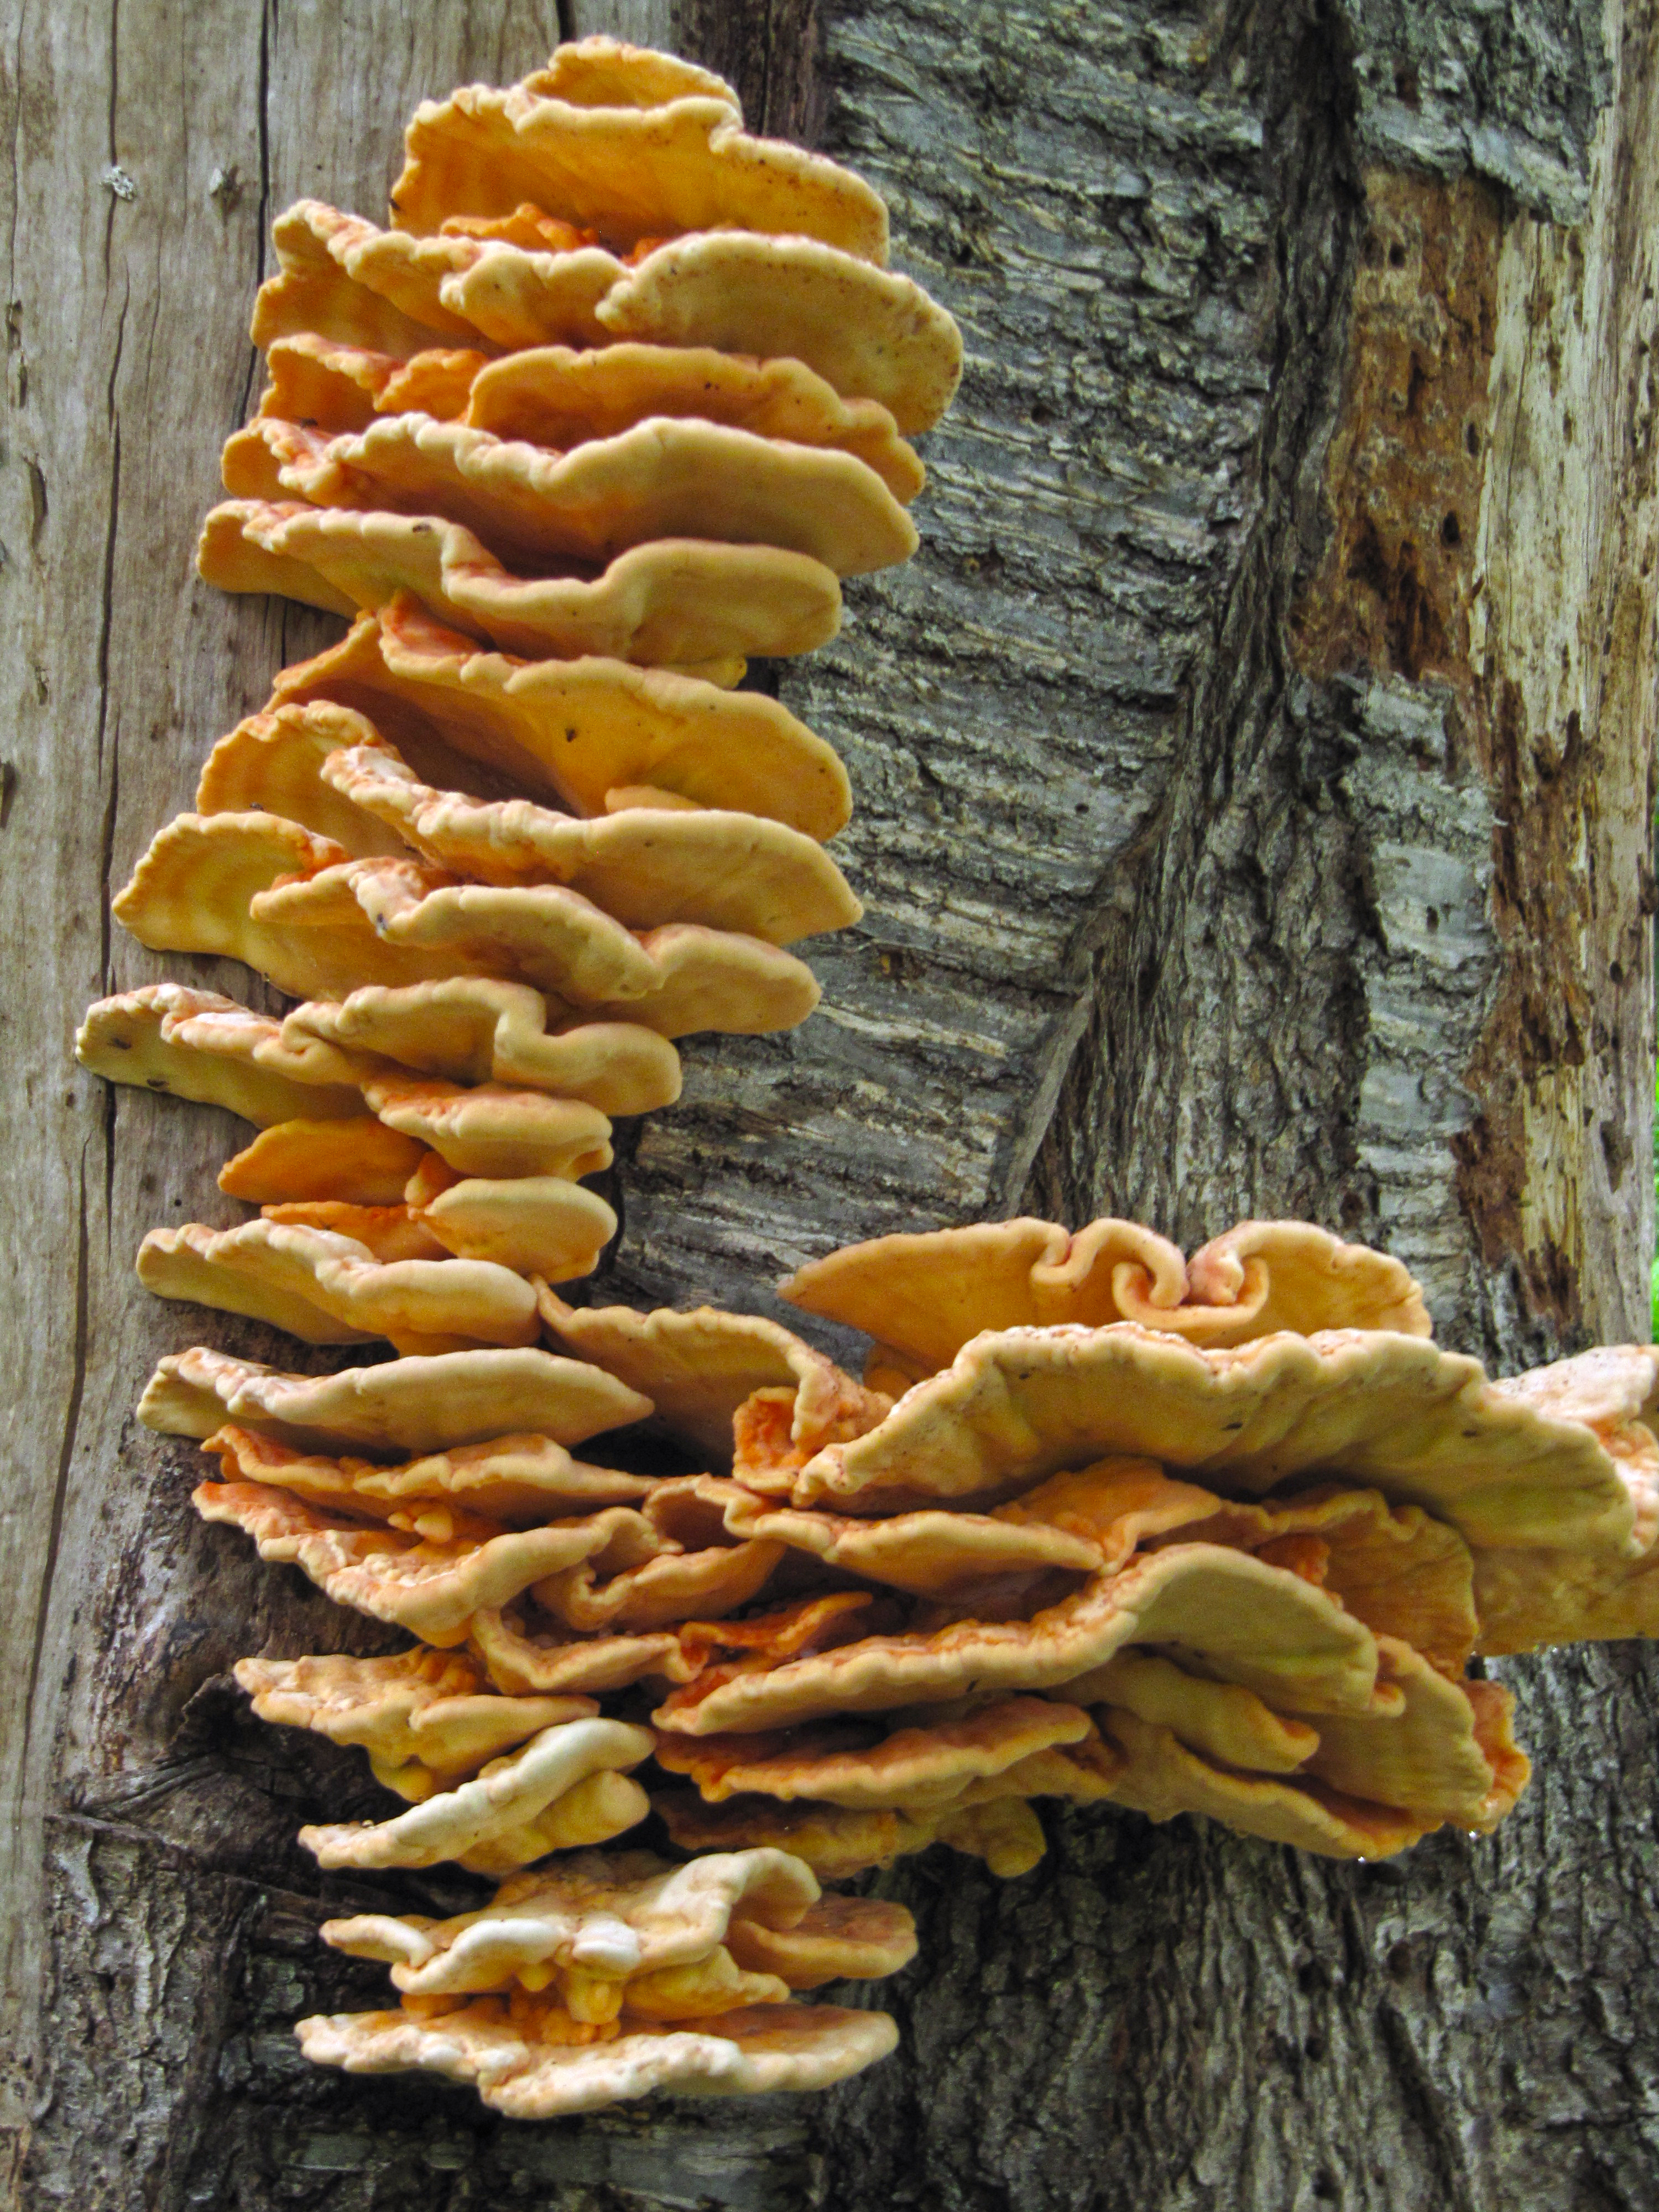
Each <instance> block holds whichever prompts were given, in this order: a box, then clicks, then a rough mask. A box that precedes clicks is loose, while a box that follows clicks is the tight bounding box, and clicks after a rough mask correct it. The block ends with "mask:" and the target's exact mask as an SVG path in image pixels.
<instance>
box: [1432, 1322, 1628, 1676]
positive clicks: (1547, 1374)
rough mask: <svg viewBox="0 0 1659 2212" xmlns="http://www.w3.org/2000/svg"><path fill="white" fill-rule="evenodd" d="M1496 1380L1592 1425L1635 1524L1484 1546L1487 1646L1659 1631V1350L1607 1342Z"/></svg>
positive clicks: (1478, 1593)
mask: <svg viewBox="0 0 1659 2212" xmlns="http://www.w3.org/2000/svg"><path fill="white" fill-rule="evenodd" d="M1492 1389H1493V1390H1494V1391H1495V1392H1496V1393H1497V1394H1498V1395H1499V1396H1500V1397H1501V1398H1502V1399H1504V1401H1508V1402H1511V1403H1516V1404H1520V1405H1523V1406H1526V1407H1530V1408H1532V1409H1533V1410H1534V1411H1535V1412H1536V1413H1538V1414H1540V1415H1541V1417H1543V1418H1544V1419H1547V1420H1550V1421H1565V1422H1567V1423H1570V1424H1575V1425H1579V1424H1581V1425H1583V1427H1584V1428H1586V1429H1588V1430H1589V1431H1590V1433H1591V1434H1592V1435H1593V1436H1594V1437H1595V1438H1596V1440H1597V1441H1598V1442H1599V1443H1600V1444H1601V1447H1602V1449H1603V1450H1604V1451H1605V1452H1606V1453H1607V1455H1608V1457H1609V1459H1610V1460H1611V1461H1612V1463H1613V1468H1614V1469H1615V1470H1616V1472H1617V1474H1618V1477H1619V1479H1620V1482H1621V1483H1622V1484H1623V1486H1624V1488H1625V1491H1626V1494H1627V1496H1628V1498H1629V1500H1630V1507H1631V1514H1632V1530H1631V1534H1630V1536H1629V1538H1628V1540H1627V1541H1624V1542H1622V1543H1619V1542H1603V1543H1601V1544H1600V1545H1599V1546H1597V1545H1591V1544H1589V1543H1585V1542H1582V1541H1579V1542H1574V1543H1571V1544H1564V1545H1563V1546H1562V1547H1559V1548H1553V1549H1551V1548H1541V1547H1539V1546H1538V1545H1536V1544H1535V1543H1531V1544H1529V1543H1526V1542H1525V1541H1522V1543H1521V1544H1516V1543H1513V1542H1510V1543H1505V1542H1504V1541H1502V1539H1501V1536H1496V1535H1495V1536H1494V1537H1493V1539H1492V1541H1490V1542H1488V1543H1486V1544H1485V1545H1483V1546H1482V1547H1480V1549H1479V1550H1478V1551H1477V1553H1476V1554H1475V1561H1474V1574H1475V1600H1476V1605H1477V1607H1478V1610H1479V1613H1480V1648H1481V1650H1483V1651H1486V1652H1509V1651H1535V1650H1541V1649H1542V1648H1544V1647H1546V1646H1547V1645H1550V1644H1567V1643H1579V1642H1585V1641H1597V1640H1601V1639H1603V1638H1620V1637H1628V1636H1652V1635H1655V1634H1659V1542H1656V1537H1659V1441H1656V1437H1655V1425H1656V1416H1659V1352H1656V1351H1655V1350H1654V1349H1653V1348H1652V1347H1651V1346H1647V1345H1617V1346H1613V1345H1608V1346H1601V1347H1599V1348H1598V1349H1596V1350H1595V1351H1592V1352H1581V1353H1579V1354H1578V1356H1577V1358H1572V1359H1561V1360H1557V1361H1555V1362H1554V1363H1553V1364H1552V1365H1550V1366H1547V1367H1540V1368H1534V1369H1533V1370H1530V1371H1529V1372H1528V1373H1527V1374H1524V1375H1516V1376H1510V1377H1509V1378H1508V1379H1506V1380H1504V1381H1503V1382H1499V1383H1493V1384H1492ZM1413 1640H1415V1639H1413Z"/></svg>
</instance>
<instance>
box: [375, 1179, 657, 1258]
mask: <svg viewBox="0 0 1659 2212" xmlns="http://www.w3.org/2000/svg"><path fill="white" fill-rule="evenodd" d="M416 1218H417V1219H418V1220H419V1221H420V1223H421V1225H422V1227H423V1228H424V1229H425V1230H427V1231H428V1232H429V1233H430V1234H431V1235H432V1236H433V1237H435V1238H436V1239H437V1241H438V1242H439V1243H441V1245H443V1246H444V1247H445V1249H447V1250H448V1251H451V1252H453V1254H454V1255H455V1256H456V1258H457V1259H460V1260H491V1261H495V1264H496V1265H497V1266H498V1267H512V1268H514V1269H516V1270H517V1272H518V1273H520V1274H522V1275H539V1276H540V1277H541V1278H542V1279H543V1280H544V1282H551V1283H568V1282H573V1281H574V1280H575V1279H576V1278H577V1277H578V1276H580V1275H591V1274H592V1272H593V1270H594V1268H595V1267H598V1266H599V1256H600V1255H601V1254H602V1253H603V1251H604V1250H605V1246H606V1245H607V1244H608V1243H610V1242H611V1238H612V1237H614V1236H615V1235H616V1233H617V1217H616V1215H615V1214H614V1213H613V1212H612V1211H611V1208H610V1207H609V1206H607V1205H606V1204H605V1200H603V1199H602V1198H601V1197H600V1196H599V1193H598V1191H596V1190H586V1189H584V1188H583V1187H582V1186H581V1184H580V1183H578V1182H568V1181H567V1180H566V1179H565V1178H564V1177H563V1176H554V1175H540V1176H516V1177H514V1178H512V1179H509V1180H507V1181H501V1180H492V1179H489V1178H488V1177H484V1176H468V1177H467V1178H466V1179H465V1181H464V1182H457V1183H452V1184H451V1185H450V1187H449V1188H448V1189H447V1190H443V1191H440V1192H439V1194H438V1195H437V1196H436V1197H435V1198H434V1199H433V1200H430V1202H429V1203H428V1204H427V1205H425V1206H420V1207H418V1208H416Z"/></svg>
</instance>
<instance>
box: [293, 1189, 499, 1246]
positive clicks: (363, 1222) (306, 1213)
mask: <svg viewBox="0 0 1659 2212" xmlns="http://www.w3.org/2000/svg"><path fill="white" fill-rule="evenodd" d="M259 1211H260V1212H261V1213H262V1214H263V1215H264V1218H265V1219H266V1220H267V1221H276V1222H281V1223H283V1224H284V1225H286V1226H288V1227H289V1228H297V1229H325V1230H327V1231H329V1233H330V1234H331V1236H335V1237H350V1238H351V1240H352V1242H353V1243H357V1244H361V1245H362V1246H363V1247H364V1248H365V1249H366V1250H367V1251H368V1253H369V1254H370V1255H371V1256H372V1257H373V1258H374V1259H376V1260H441V1259H443V1258H445V1257H446V1256H447V1254H448V1251H449V1247H448V1245H447V1244H441V1243H439V1241H438V1239H437V1238H436V1237H435V1236H433V1235H432V1233H431V1231H429V1230H428V1228H427V1227H426V1225H425V1224H424V1223H423V1222H422V1219H421V1217H420V1215H419V1213H418V1212H416V1209H415V1208H414V1207H413V1206H357V1205H355V1204H354V1203H353V1202H352V1201H351V1200H349V1199H341V1198H301V1199H292V1200H282V1201H280V1202H279V1203H277V1204H276V1205H273V1206H261V1207H260V1208H259ZM464 1256H477V1257H484V1258H487V1257H489V1255H488V1254H483V1255H464Z"/></svg>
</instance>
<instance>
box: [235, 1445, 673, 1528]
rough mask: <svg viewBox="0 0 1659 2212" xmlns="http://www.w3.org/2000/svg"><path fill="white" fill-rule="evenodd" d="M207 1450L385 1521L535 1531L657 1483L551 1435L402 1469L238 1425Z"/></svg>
mask: <svg viewBox="0 0 1659 2212" xmlns="http://www.w3.org/2000/svg"><path fill="white" fill-rule="evenodd" d="M206 1447H207V1449H209V1450H210V1451H214V1452H217V1453H218V1454H219V1456H220V1459H221V1462H222V1465H223V1468H224V1471H225V1474H226V1475H227V1476H230V1475H234V1476H235V1477H237V1478H238V1479H239V1480H241V1481H244V1482H258V1483H269V1484H272V1485H274V1486H276V1487H277V1488H278V1489H282V1490H290V1491H293V1492H296V1493H297V1494H298V1495H299V1496H300V1497H301V1498H306V1499H307V1500H308V1501H309V1502H310V1503H311V1504H314V1505H320V1506H322V1507H324V1508H330V1507H332V1508H336V1509H338V1510H343V1511H345V1512H348V1513H354V1514H362V1515H365V1516H371V1517H373V1518H374V1519H376V1520H385V1519H390V1518H391V1517H392V1515H394V1514H403V1515H407V1514H408V1513H409V1510H410V1508H411V1507H414V1508H416V1509H418V1508H419V1506H420V1505H422V1504H436V1505H453V1506H457V1507H459V1508H460V1509H462V1510H464V1511H465V1513H467V1514H469V1515H471V1514H477V1515H479V1516H482V1517H483V1519H485V1520H490V1521H501V1522H507V1523H508V1524H517V1523H520V1522H523V1523H525V1524H526V1525H528V1526H532V1527H534V1526H538V1525H540V1524H541V1523H544V1522H547V1521H549V1520H556V1519H559V1518H562V1516H566V1515H568V1514H572V1513H579V1512H589V1511H592V1510H594V1509H596V1508H598V1507H600V1506H605V1505H631V1504H635V1503H636V1502H637V1501H638V1500H639V1499H640V1498H643V1497H645V1496H646V1495H647V1492H649V1490H650V1489H651V1487H652V1478H651V1477H650V1476H648V1475H640V1474H618V1473H617V1472H616V1471H615V1470H614V1469H613V1468H605V1467H589V1466H587V1465H586V1463H585V1462H582V1461H581V1460H577V1459H573V1458H572V1457H571V1455H570V1454H569V1453H568V1451H567V1450H566V1449H565V1448H564V1446H563V1445H562V1444H556V1443H554V1442H553V1440H552V1438H551V1437H538V1436H504V1437H491V1438H490V1439H489V1442H488V1443H476V1444H456V1445H453V1446H452V1447H451V1448H450V1449H448V1450H447V1451H439V1452H430V1453H427V1454H424V1455H422V1457H420V1458H419V1459H414V1460H408V1461H405V1462H404V1463H403V1464H402V1465H401V1466H396V1467H384V1466H382V1465H380V1463H379V1462H377V1461H374V1460H366V1459H354V1458H350V1457H349V1456H341V1457H339V1458H331V1457H328V1456H325V1455H323V1454H320V1453H319V1452H316V1451H314V1450H313V1451H307V1450H303V1449H299V1448H297V1447H295V1445H292V1444H286V1443H281V1442H280V1441H279V1440H278V1439H277V1438H276V1437H270V1436H263V1435H261V1434H260V1433H259V1431H258V1430H255V1429H246V1428H243V1427H241V1426H240V1425H237V1424H235V1423H234V1422H233V1423H228V1424H227V1425H226V1426H224V1427H223V1428H222V1429H219V1430H218V1431H216V1432H215V1434H214V1435H213V1436H212V1437H210V1438H208V1439H206Z"/></svg>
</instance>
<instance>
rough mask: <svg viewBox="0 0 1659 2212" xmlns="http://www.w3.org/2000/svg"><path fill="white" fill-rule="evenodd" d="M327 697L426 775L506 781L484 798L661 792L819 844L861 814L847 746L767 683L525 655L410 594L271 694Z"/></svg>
mask: <svg viewBox="0 0 1659 2212" xmlns="http://www.w3.org/2000/svg"><path fill="white" fill-rule="evenodd" d="M624 557H628V556H624ZM313 699H331V700H333V701H336V702H338V703H339V704H341V705H344V706H349V707H356V708H357V709H358V711H359V712H360V713H362V714H364V715H365V716H367V718H368V720H370V721H371V722H372V723H373V724H374V726H375V728H376V729H377V730H379V731H380V733H381V735H382V736H384V737H386V738H389V739H390V740H391V742H392V744H395V745H396V746H397V748H398V751H399V752H400V753H401V754H402V755H403V756H404V759H405V760H407V761H408V762H409V763H410V766H411V767H412V768H414V769H415V770H416V774H417V775H421V776H422V777H423V778H424V779H425V781H428V783H434V784H438V785H441V786H443V787H453V788H454V789H457V790H461V791H470V790H474V789H476V787H477V779H478V778H479V777H480V775H481V774H482V775H484V776H487V777H489V778H492V779H495V782H496V789H495V791H493V792H484V793H481V794H480V795H482V796H486V797H489V796H500V795H502V794H503V793H506V794H507V795H513V794H518V795H521V796H527V797H530V798H533V799H539V800H542V801H544V803H546V804H548V805H553V806H556V807H563V808H567V809H568V811H570V812H571V813H573V814H577V815H601V814H607V813H615V812H619V811H622V810H623V807H625V806H627V805H632V804H635V803H637V802H636V801H635V800H634V799H632V798H631V797H630V796H629V794H631V793H636V792H641V791H647V790H648V791H651V792H653V793H668V794H669V797H670V799H671V800H672V799H686V800H690V802H691V804H692V805H696V806H714V807H724V808H728V809H730V810H732V811H735V812H738V813H744V814H758V815H762V816H763V817H766V818H767V819H768V820H769V821H774V822H782V823H787V825H788V826H789V827H790V828H791V829H799V830H801V831H802V832H803V833H804V834H805V836H809V837H814V838H817V839H818V840H819V841H820V842H823V841H825V840H827V839H829V838H831V837H833V836H835V835H836V832H837V831H838V830H841V829H845V827H846V826H847V823H848V817H849V816H850V814H851V811H852V793H851V787H850V786H849V784H848V781H847V771H846V769H844V768H843V767H842V763H841V761H840V759H839V758H838V757H837V756H836V753H835V752H834V750H832V749H831V748H830V747H829V745H828V744H825V743H824V741H823V738H820V737H817V736H815V735H814V734H813V732H811V730H809V729H807V727H806V726H805V724H804V723H802V722H799V721H798V720H796V718H795V717H794V715H793V714H791V713H790V712H789V710H788V709H787V708H786V707H783V706H781V704H780V703H779V702H778V701H777V700H775V699H769V698H768V697H767V696H765V694H764V693H763V692H758V691H730V690H722V689H721V688H720V686H719V685H718V684H712V683H707V682H704V681H703V680H702V679H701V678H697V677H694V676H690V675H685V674H681V673H677V672H676V671H674V670H672V669H670V668H664V667H655V666H653V667H648V668H644V667H635V666H633V665H631V664H630V663H629V662H628V661H624V660H618V659H605V658H604V657H602V656H599V655H596V654H593V653H586V654H582V655H580V657H578V658H576V659H517V658H515V657H514V656H513V654H511V653H505V652H492V651H489V649H488V648H480V647H479V646H478V644H477V641H476V640H474V639H472V638H471V637H467V636H464V635H461V634H460V633H459V631H457V630H456V629H453V628H446V627H445V626H444V624H443V623H441V622H438V621H435V620H433V619H432V617H430V616H429V615H428V614H427V613H426V611H424V610H423V609H422V606H421V605H419V603H418V601H417V600H416V599H414V598H412V597H410V596H409V595H407V594H403V593H395V594H392V596H391V597H390V598H389V599H388V601H387V604H386V606H385V607H384V608H383V609H382V610H381V611H380V613H379V614H378V615H369V616H365V617H362V618H361V619H360V620H359V621H358V622H357V623H355V624H354V625H353V628H352V629H351V631H350V634H349V635H348V636H346V637H345V638H343V640H342V641H341V642H340V643H339V644H338V645H337V646H334V647H331V648H330V650H329V651H327V652H325V653H319V654H318V655H317V657H316V658H315V659H313V660H307V661H301V662H300V663H299V664H298V665H296V666H295V667H293V668H289V669H286V670H284V671H283V673H282V674H281V675H280V676H278V678H277V679H276V685H275V687H274V689H273V690H272V694H271V704H272V706H273V707H276V706H283V705H289V704H303V703H305V702H307V701H308V700H313ZM652 803H653V805H654V804H659V801H655V800H653V802H652Z"/></svg>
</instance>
